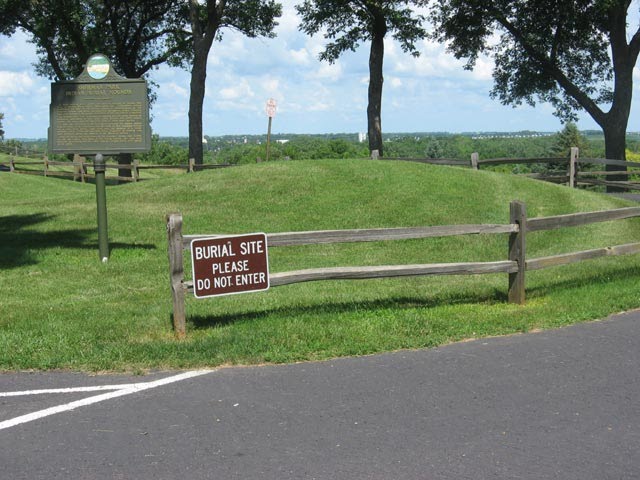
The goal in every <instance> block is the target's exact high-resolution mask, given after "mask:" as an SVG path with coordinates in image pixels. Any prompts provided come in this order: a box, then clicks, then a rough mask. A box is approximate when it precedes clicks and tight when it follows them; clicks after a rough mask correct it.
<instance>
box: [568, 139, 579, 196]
mask: <svg viewBox="0 0 640 480" xmlns="http://www.w3.org/2000/svg"><path fill="white" fill-rule="evenodd" d="M579 155H580V152H579V150H578V147H571V156H570V157H569V187H570V188H574V187H575V186H576V170H577V168H576V167H577V161H578V156H579Z"/></svg>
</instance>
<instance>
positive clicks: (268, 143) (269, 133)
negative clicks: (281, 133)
mask: <svg viewBox="0 0 640 480" xmlns="http://www.w3.org/2000/svg"><path fill="white" fill-rule="evenodd" d="M272 120H273V118H271V117H269V127H268V129H267V162H268V161H269V147H270V146H271V121H272Z"/></svg>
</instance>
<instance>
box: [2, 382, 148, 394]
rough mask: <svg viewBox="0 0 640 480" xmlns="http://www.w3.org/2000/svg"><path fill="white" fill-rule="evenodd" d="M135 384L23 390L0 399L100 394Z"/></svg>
mask: <svg viewBox="0 0 640 480" xmlns="http://www.w3.org/2000/svg"><path fill="white" fill-rule="evenodd" d="M134 385H136V384H135V383H123V384H120V385H97V386H95V387H71V388H45V389H42V390H24V391H22V392H0V397H25V396H28V395H44V394H46V393H83V392H100V391H103V390H123V389H125V388H131V387H133V386H134Z"/></svg>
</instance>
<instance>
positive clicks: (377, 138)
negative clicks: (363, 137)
mask: <svg viewBox="0 0 640 480" xmlns="http://www.w3.org/2000/svg"><path fill="white" fill-rule="evenodd" d="M383 60H384V33H383V34H382V35H380V34H374V36H373V39H372V40H371V51H370V53H369V104H368V106H367V125H368V131H369V151H370V152H373V151H374V150H378V154H379V155H380V156H381V157H382V156H383V151H382V149H383V144H382V113H381V112H382V83H383V81H384V78H383V75H382V63H383Z"/></svg>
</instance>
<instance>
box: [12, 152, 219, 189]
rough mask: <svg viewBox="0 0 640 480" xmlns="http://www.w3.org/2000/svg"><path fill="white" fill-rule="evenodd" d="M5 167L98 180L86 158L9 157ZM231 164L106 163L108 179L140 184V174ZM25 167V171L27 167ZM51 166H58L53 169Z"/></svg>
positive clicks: (28, 172) (192, 160)
mask: <svg viewBox="0 0 640 480" xmlns="http://www.w3.org/2000/svg"><path fill="white" fill-rule="evenodd" d="M1 165H4V166H5V167H8V168H9V171H10V172H13V173H23V174H27V175H44V176H45V177H66V178H73V180H74V181H80V182H82V183H84V182H86V181H87V180H88V179H93V178H95V173H93V163H92V162H87V160H86V159H85V157H82V156H80V155H74V158H73V161H62V162H61V161H55V160H49V157H48V156H46V155H45V156H44V157H43V158H42V159H39V160H24V159H22V158H20V159H18V158H16V157H15V156H13V155H10V156H9V161H7V162H0V166H1ZM230 166H232V165H218V164H206V165H196V164H195V161H194V159H193V158H191V159H189V163H188V164H179V165H146V164H141V163H140V162H139V161H138V160H134V161H133V163H132V164H131V165H120V164H117V163H107V164H106V165H105V167H106V169H107V174H106V177H105V178H106V179H107V180H117V181H119V182H139V181H140V180H142V179H141V178H140V172H141V171H143V170H160V169H162V170H185V171H186V172H194V171H195V170H196V169H198V170H207V169H215V168H225V167H230ZM24 167H26V168H24ZM51 167H58V168H56V169H51ZM109 170H118V171H120V170H130V171H131V176H130V177H124V176H120V175H109V173H108V172H109Z"/></svg>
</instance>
